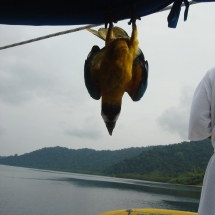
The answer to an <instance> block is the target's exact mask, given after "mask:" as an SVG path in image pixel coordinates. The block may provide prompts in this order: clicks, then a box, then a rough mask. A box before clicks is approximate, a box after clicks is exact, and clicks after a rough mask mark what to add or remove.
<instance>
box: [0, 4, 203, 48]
mask: <svg viewBox="0 0 215 215" xmlns="http://www.w3.org/2000/svg"><path fill="white" fill-rule="evenodd" d="M197 3H200V2H194V1H191V2H189V4H190V5H191V4H197ZM182 6H184V3H183V4H182ZM171 8H172V6H168V7H166V8H164V9H162V10H160V11H158V12H163V11H166V10H170V9H171ZM158 12H157V13H158ZM101 25H103V24H93V25H87V26H83V27H79V28H74V29H70V30H66V31H61V32H58V33H54V34H48V35H46V36H42V37H38V38H34V39H30V40H25V41H23V42H19V43H13V44H11V45H6V46H2V47H0V50H3V49H8V48H12V47H15V46H21V45H24V44H28V43H33V42H36V41H40V40H45V39H49V38H51V37H57V36H60V35H64V34H69V33H74V32H77V31H81V30H85V29H86V28H93V27H98V26H101Z"/></svg>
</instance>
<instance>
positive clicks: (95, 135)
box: [64, 117, 103, 140]
mask: <svg viewBox="0 0 215 215" xmlns="http://www.w3.org/2000/svg"><path fill="white" fill-rule="evenodd" d="M64 133H65V134H66V135H69V136H74V137H78V138H81V139H94V140H97V139H100V138H101V137H102V136H103V134H102V131H101V129H100V125H99V123H98V122H97V121H96V119H95V118H94V117H87V118H86V119H85V121H84V125H83V126H82V128H72V129H65V130H64Z"/></svg>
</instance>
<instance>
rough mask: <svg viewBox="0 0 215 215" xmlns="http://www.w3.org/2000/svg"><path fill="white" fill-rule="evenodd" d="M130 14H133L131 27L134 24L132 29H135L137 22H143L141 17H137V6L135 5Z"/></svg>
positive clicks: (130, 22)
mask: <svg viewBox="0 0 215 215" xmlns="http://www.w3.org/2000/svg"><path fill="white" fill-rule="evenodd" d="M130 14H131V19H130V21H129V22H128V24H129V25H131V24H132V28H135V27H136V20H137V19H138V20H141V18H140V17H139V16H136V13H135V4H134V3H133V8H132V9H131V11H130Z"/></svg>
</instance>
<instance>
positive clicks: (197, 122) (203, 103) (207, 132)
mask: <svg viewBox="0 0 215 215" xmlns="http://www.w3.org/2000/svg"><path fill="white" fill-rule="evenodd" d="M210 111H211V107H210V101H209V99H208V94H207V90H206V84H205V81H204V79H203V80H202V81H201V82H200V83H199V85H198V87H197V88H196V91H195V93H194V96H193V101H192V105H191V110H190V121H189V131H188V138H189V139H190V140H203V139H205V138H210V136H211V113H210Z"/></svg>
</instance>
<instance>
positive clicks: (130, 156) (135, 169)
mask: <svg viewBox="0 0 215 215" xmlns="http://www.w3.org/2000/svg"><path fill="white" fill-rule="evenodd" d="M213 152H214V149H213V147H212V144H211V141H210V140H209V139H206V140H202V141H195V142H194V141H191V142H182V143H178V144H171V145H165V146H151V147H141V148H128V149H121V150H116V151H110V150H103V151H96V150H93V149H78V150H74V149H68V148H62V147H52V148H43V149H40V150H37V151H33V152H31V153H27V154H24V155H20V156H18V155H14V156H9V157H0V164H4V165H11V166H20V167H30V168H38V169H49V170H59V171H69V172H79V173H89V174H101V175H108V176H115V177H125V178H135V179H143V180H150V181H162V182H172V183H181V184H201V183H202V179H203V176H204V172H205V168H206V166H207V164H208V161H209V159H210V157H211V155H212V154H213Z"/></svg>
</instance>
